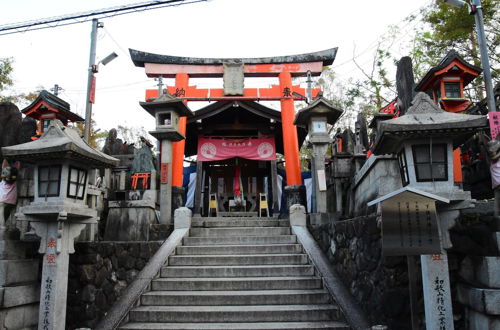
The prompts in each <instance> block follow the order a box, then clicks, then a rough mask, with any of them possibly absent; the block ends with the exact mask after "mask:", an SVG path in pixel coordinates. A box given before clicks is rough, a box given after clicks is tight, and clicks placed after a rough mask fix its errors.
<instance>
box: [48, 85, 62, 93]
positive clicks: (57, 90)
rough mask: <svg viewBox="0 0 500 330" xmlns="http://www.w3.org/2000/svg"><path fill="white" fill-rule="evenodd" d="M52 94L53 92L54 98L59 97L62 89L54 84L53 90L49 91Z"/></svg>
mask: <svg viewBox="0 0 500 330" xmlns="http://www.w3.org/2000/svg"><path fill="white" fill-rule="evenodd" d="M50 90H51V91H52V92H54V95H55V96H58V95H59V91H62V90H63V88H62V87H61V86H59V85H58V84H55V85H54V87H53V88H51V89H50Z"/></svg>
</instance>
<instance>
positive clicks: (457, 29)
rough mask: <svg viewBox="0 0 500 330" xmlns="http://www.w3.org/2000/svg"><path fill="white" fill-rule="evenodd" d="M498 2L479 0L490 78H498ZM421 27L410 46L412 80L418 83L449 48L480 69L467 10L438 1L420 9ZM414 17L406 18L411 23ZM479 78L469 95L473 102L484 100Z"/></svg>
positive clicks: (499, 41) (472, 23)
mask: <svg viewBox="0 0 500 330" xmlns="http://www.w3.org/2000/svg"><path fill="white" fill-rule="evenodd" d="M498 5H499V1H498V0H482V6H483V16H484V28H485V33H486V39H487V45H488V48H489V58H490V65H491V69H492V76H493V78H494V79H495V78H499V77H500V71H499V64H500V55H499V54H500V12H499V11H498ZM421 16H422V18H421V22H420V23H421V24H419V25H418V31H417V34H416V37H415V38H414V40H413V42H412V44H411V45H410V48H411V52H410V56H411V57H412V59H413V66H414V73H415V78H416V79H417V81H418V80H420V79H421V78H422V77H423V76H424V75H425V73H426V72H427V71H428V70H429V69H430V68H431V67H433V66H435V65H436V64H437V63H438V62H439V61H440V60H441V58H442V57H443V56H444V55H445V54H446V53H447V52H448V51H449V50H451V49H455V50H457V51H458V52H459V53H460V54H461V56H462V57H463V58H464V59H465V60H466V61H468V62H470V63H472V64H474V65H475V66H479V67H481V60H480V52H479V47H478V42H477V35H476V31H475V19H474V15H470V14H469V10H468V8H467V7H465V6H464V7H462V8H456V7H452V6H450V5H448V4H445V3H442V2H437V3H436V4H434V3H433V4H431V5H429V6H427V7H424V8H422V9H421ZM416 19H417V18H416V17H415V16H412V17H409V18H407V20H408V21H414V20H416ZM482 85H483V82H482V79H481V77H479V79H476V80H475V81H474V82H473V83H472V89H471V90H470V93H469V96H470V97H471V98H472V99H474V100H476V101H477V100H479V99H481V98H482V97H484V94H483V92H482Z"/></svg>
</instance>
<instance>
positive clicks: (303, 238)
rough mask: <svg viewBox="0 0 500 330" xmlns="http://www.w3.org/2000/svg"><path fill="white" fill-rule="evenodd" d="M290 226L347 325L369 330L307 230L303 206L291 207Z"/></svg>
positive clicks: (367, 323)
mask: <svg viewBox="0 0 500 330" xmlns="http://www.w3.org/2000/svg"><path fill="white" fill-rule="evenodd" d="M290 226H291V227H292V233H293V234H294V235H296V236H297V240H298V241H299V243H300V244H302V246H303V248H304V250H305V252H306V253H307V255H308V256H309V259H311V262H312V263H313V264H314V266H315V268H316V270H317V271H318V273H319V275H320V276H321V278H322V279H323V284H324V285H325V287H326V289H327V290H328V292H330V294H331V295H332V297H334V298H335V302H336V303H337V304H338V305H339V307H340V309H341V310H342V312H343V315H344V316H345V318H346V321H347V323H349V325H350V326H351V327H352V328H353V329H356V330H366V329H369V328H370V325H369V322H368V319H367V318H366V315H365V313H364V312H363V311H362V309H361V308H360V306H359V305H358V304H357V303H356V301H355V300H354V297H353V296H352V295H351V294H350V293H349V291H348V290H347V288H346V287H345V285H344V283H342V281H341V280H340V277H339V276H338V275H337V272H336V271H335V270H334V269H333V267H332V265H331V264H330V262H329V261H328V259H327V258H326V256H325V254H324V253H323V251H322V250H321V249H320V247H319V245H318V243H316V241H315V240H314V238H313V236H312V235H311V233H310V232H309V230H308V229H307V227H306V214H305V209H304V207H303V206H301V205H297V204H296V205H292V206H291V207H290Z"/></svg>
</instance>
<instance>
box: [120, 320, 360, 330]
mask: <svg viewBox="0 0 500 330" xmlns="http://www.w3.org/2000/svg"><path fill="white" fill-rule="evenodd" d="M119 329H121V330H163V329H165V330H169V329H174V330H228V329H232V330H276V329H281V330H283V329H289V330H306V329H307V330H349V329H351V328H350V327H349V326H348V325H347V324H345V323H343V322H335V321H320V322H257V323H249V322H237V323H127V324H125V325H123V326H121V327H120V328H119Z"/></svg>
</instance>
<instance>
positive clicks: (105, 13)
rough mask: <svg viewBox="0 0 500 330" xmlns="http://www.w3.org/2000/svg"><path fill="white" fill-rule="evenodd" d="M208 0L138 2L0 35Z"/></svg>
mask: <svg viewBox="0 0 500 330" xmlns="http://www.w3.org/2000/svg"><path fill="white" fill-rule="evenodd" d="M205 1H208V0H155V1H146V2H139V3H134V4H129V5H123V6H116V7H110V8H104V9H100V10H96V11H87V12H80V13H75V14H69V15H63V16H54V17H48V18H43V19H40V20H31V21H25V22H19V23H10V24H4V25H0V35H8V34H14V33H24V32H27V31H35V30H42V29H49V28H55V27H59V26H66V25H72V24H79V23H84V22H88V21H90V20H91V19H93V18H97V19H103V18H109V17H115V16H120V15H125V14H130V13H136V12H142V11H146V10H152V9H159V8H166V7H175V6H182V5H187V4H193V3H198V2H205Z"/></svg>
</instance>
